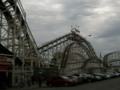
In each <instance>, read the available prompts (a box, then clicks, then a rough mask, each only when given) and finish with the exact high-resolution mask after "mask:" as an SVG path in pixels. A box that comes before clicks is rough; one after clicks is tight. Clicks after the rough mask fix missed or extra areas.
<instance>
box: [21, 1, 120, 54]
mask: <svg viewBox="0 0 120 90" xmlns="http://www.w3.org/2000/svg"><path fill="white" fill-rule="evenodd" d="M21 2H22V4H23V7H24V9H25V12H26V19H27V22H28V25H29V27H30V29H31V32H32V34H33V36H34V38H35V41H36V43H37V44H39V45H41V44H43V43H44V42H47V41H49V40H53V39H55V38H57V37H58V36H62V35H63V34H66V33H69V32H70V30H71V25H73V26H75V25H77V26H79V27H80V28H79V30H80V34H81V35H83V36H84V37H86V36H87V35H90V34H91V35H92V36H91V37H87V39H88V41H89V42H90V43H91V44H92V46H93V48H94V49H95V51H96V53H97V54H99V53H100V52H101V53H102V55H104V54H106V53H109V52H112V51H116V50H120V41H119V40H120V0H21Z"/></svg>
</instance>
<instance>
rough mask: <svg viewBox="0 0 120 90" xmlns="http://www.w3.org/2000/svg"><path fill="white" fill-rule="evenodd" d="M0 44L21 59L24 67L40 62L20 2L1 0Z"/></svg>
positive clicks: (18, 0)
mask: <svg viewBox="0 0 120 90" xmlns="http://www.w3.org/2000/svg"><path fill="white" fill-rule="evenodd" d="M0 43H1V44H2V45H4V46H5V47H6V48H7V49H8V50H10V51H11V52H13V53H14V55H15V57H18V58H19V59H21V60H22V62H23V65H24V64H25V63H26V62H28V63H31V62H34V61H35V62H36V61H37V62H36V63H38V62H40V55H39V52H38V50H37V45H36V42H35V40H34V38H33V35H32V33H31V31H30V29H29V26H28V24H27V22H26V13H25V11H24V9H23V7H22V4H21V2H20V0H0ZM38 60H39V61H38ZM41 63H42V62H41ZM32 66H33V65H32Z"/></svg>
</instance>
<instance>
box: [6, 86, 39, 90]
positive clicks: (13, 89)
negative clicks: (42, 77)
mask: <svg viewBox="0 0 120 90" xmlns="http://www.w3.org/2000/svg"><path fill="white" fill-rule="evenodd" d="M35 88H39V86H38V85H32V86H30V87H23V88H20V87H12V88H8V89H7V90H30V89H35Z"/></svg>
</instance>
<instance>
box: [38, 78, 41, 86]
mask: <svg viewBox="0 0 120 90" xmlns="http://www.w3.org/2000/svg"><path fill="white" fill-rule="evenodd" d="M38 81H39V87H41V82H42V78H41V77H39V80H38Z"/></svg>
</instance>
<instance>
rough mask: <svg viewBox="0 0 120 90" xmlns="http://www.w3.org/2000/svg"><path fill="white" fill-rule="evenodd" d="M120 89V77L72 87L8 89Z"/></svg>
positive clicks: (14, 89)
mask: <svg viewBox="0 0 120 90" xmlns="http://www.w3.org/2000/svg"><path fill="white" fill-rule="evenodd" d="M66 89H67V90H120V77H118V78H113V79H108V80H103V81H97V82H92V83H84V84H80V85H76V86H72V87H47V86H44V85H43V86H42V87H39V86H38V85H36V86H32V87H29V88H27V87H26V88H11V89H8V90H66Z"/></svg>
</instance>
